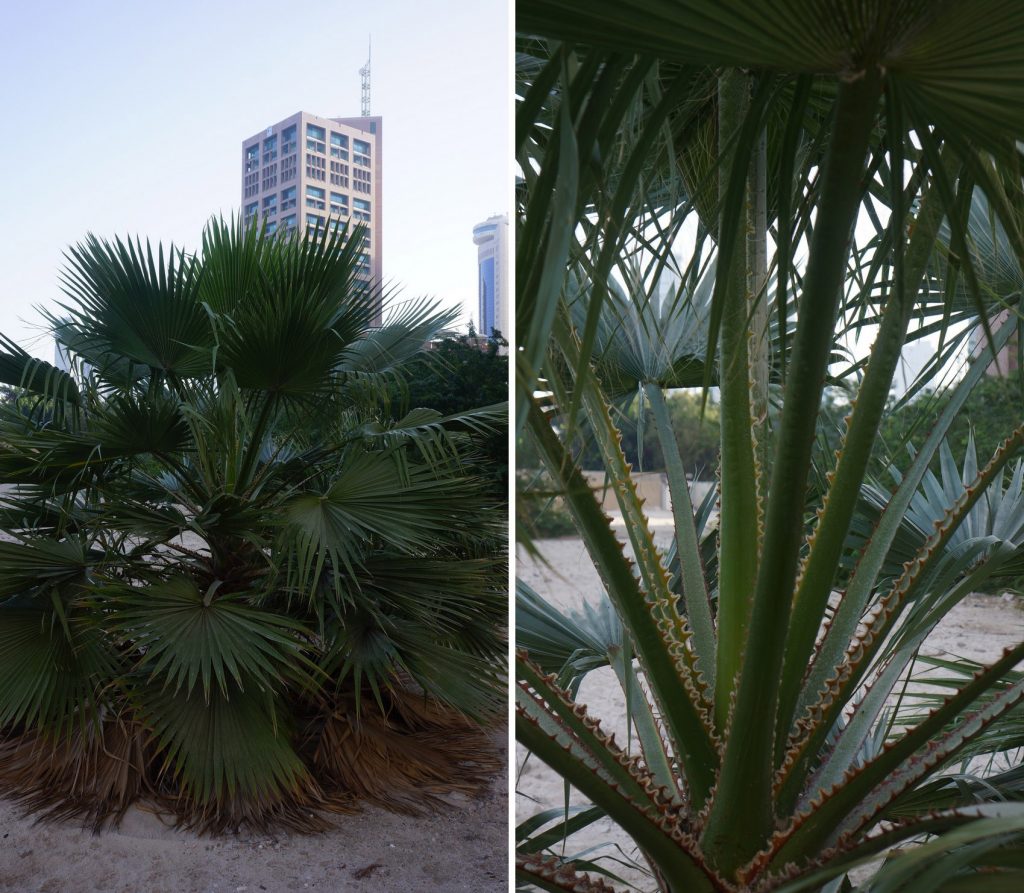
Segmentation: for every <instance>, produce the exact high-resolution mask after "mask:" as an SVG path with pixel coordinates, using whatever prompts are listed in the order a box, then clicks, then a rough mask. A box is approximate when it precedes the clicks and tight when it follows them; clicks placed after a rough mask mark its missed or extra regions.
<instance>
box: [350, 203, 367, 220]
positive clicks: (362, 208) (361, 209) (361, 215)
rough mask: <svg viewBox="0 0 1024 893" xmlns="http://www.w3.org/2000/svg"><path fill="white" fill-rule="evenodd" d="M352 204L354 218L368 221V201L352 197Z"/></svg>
mask: <svg viewBox="0 0 1024 893" xmlns="http://www.w3.org/2000/svg"><path fill="white" fill-rule="evenodd" d="M352 206H353V208H354V209H355V210H354V211H353V212H352V216H353V217H355V219H356V220H361V221H363V222H364V223H368V222H369V220H370V203H369V202H368V201H366V200H365V199H361V198H354V199H352Z"/></svg>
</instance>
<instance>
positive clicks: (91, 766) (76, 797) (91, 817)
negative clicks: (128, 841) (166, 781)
mask: <svg viewBox="0 0 1024 893" xmlns="http://www.w3.org/2000/svg"><path fill="white" fill-rule="evenodd" d="M148 738H149V735H148V732H147V731H146V730H145V729H144V728H143V727H142V725H141V724H139V723H138V722H135V721H133V720H126V719H123V718H120V717H117V718H107V719H105V720H103V722H102V723H101V724H100V725H99V726H98V727H97V726H95V725H91V724H90V725H88V726H84V727H77V728H75V729H74V730H72V731H71V732H69V733H68V734H66V735H63V736H61V737H60V738H58V739H53V738H50V737H47V736H44V735H41V734H39V733H37V732H33V731H29V732H23V733H21V734H11V735H8V736H7V737H5V738H4V739H3V741H2V742H0V793H2V794H5V795H7V796H10V797H12V798H13V799H14V800H15V801H17V802H18V803H19V804H20V805H21V806H23V807H24V808H25V809H26V810H27V811H28V812H32V813H38V814H39V820H40V821H60V820H66V819H77V820H80V821H81V822H82V823H83V824H84V825H86V826H90V827H91V828H92V829H93V831H94V832H99V831H100V830H101V829H102V828H103V827H104V825H106V824H107V823H108V822H112V823H113V824H117V823H118V822H120V820H121V819H122V817H123V816H124V814H125V812H126V811H127V809H128V807H129V806H131V805H132V804H133V803H134V802H135V801H136V800H138V799H139V798H140V797H147V796H150V795H151V794H152V793H153V786H152V783H151V778H152V776H153V762H154V755H153V751H152V749H151V747H150V746H149V743H148Z"/></svg>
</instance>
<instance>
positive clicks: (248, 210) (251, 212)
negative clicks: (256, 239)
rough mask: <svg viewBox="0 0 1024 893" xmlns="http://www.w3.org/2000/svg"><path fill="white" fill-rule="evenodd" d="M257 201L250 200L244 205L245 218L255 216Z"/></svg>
mask: <svg viewBox="0 0 1024 893" xmlns="http://www.w3.org/2000/svg"><path fill="white" fill-rule="evenodd" d="M259 204H260V203H259V202H250V203H249V204H247V205H246V206H245V219H246V220H247V221H248V220H251V219H252V218H253V217H255V216H256V209H257V208H258V207H259Z"/></svg>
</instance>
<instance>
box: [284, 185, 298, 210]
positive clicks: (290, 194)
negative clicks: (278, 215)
mask: <svg viewBox="0 0 1024 893" xmlns="http://www.w3.org/2000/svg"><path fill="white" fill-rule="evenodd" d="M297 192H298V189H297V188H296V187H295V186H289V187H288V188H287V189H282V190H281V210H282V211H287V210H288V209H289V208H294V207H295V201H296V193H297Z"/></svg>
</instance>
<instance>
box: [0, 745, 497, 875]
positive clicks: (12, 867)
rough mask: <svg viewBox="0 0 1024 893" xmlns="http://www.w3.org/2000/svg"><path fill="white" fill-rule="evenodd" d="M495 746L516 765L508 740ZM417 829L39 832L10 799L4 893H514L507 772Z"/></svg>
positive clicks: (146, 822) (370, 820)
mask: <svg viewBox="0 0 1024 893" xmlns="http://www.w3.org/2000/svg"><path fill="white" fill-rule="evenodd" d="M494 742H495V746H496V747H497V748H499V749H500V751H501V754H502V755H503V756H505V755H507V752H508V750H507V746H506V745H507V736H506V732H505V730H504V729H499V730H495V733H494ZM450 800H451V802H452V804H453V805H452V808H451V809H450V810H447V811H445V812H443V813H440V814H437V815H431V816H425V817H421V818H409V817H408V816H399V815H394V814H392V813H388V812H384V811H382V810H380V809H376V808H367V809H366V810H365V811H364V812H362V813H360V814H358V815H354V816H338V817H336V818H335V821H336V823H337V827H336V828H334V829H333V830H331V831H328V832H325V833H323V834H312V835H294V834H280V835H277V836H273V837H268V836H266V835H252V834H239V835H229V836H226V837H219V838H211V837H197V836H196V835H195V834H191V833H187V832H179V831H175V830H173V829H171V828H168V827H166V826H165V825H164V824H163V823H162V822H161V821H160V820H159V819H158V818H157V817H156V816H154V815H152V814H151V813H148V812H144V811H142V810H133V811H132V812H130V813H129V814H128V815H127V816H125V820H124V822H123V823H122V824H121V826H120V828H118V829H116V830H112V831H105V832H104V833H102V834H100V835H93V834H92V833H91V832H89V831H82V830H80V829H79V828H76V827H75V826H72V825H66V824H65V825H51V824H45V825H43V824H40V825H34V824H33V823H32V821H31V819H27V818H24V817H23V816H21V815H20V814H19V813H18V811H17V810H16V809H15V808H14V806H13V805H12V804H11V803H10V802H8V801H3V800H0V890H5V891H7V890H9V891H19V893H21V891H24V893H30V891H31V893H214V891H216V893H241V891H247V893H258V891H268V893H285V891H305V890H320V891H332V893H334V891H353V893H355V891H358V893H405V891H408V893H448V891H450V893H499V891H505V890H507V889H508V794H507V784H506V773H505V772H504V771H503V772H502V774H501V775H499V776H498V777H496V778H495V779H494V781H493V783H492V785H491V789H490V791H489V792H488V793H487V794H486V795H485V796H484V797H482V798H479V799H476V800H469V799H467V798H465V797H452V798H450Z"/></svg>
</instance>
